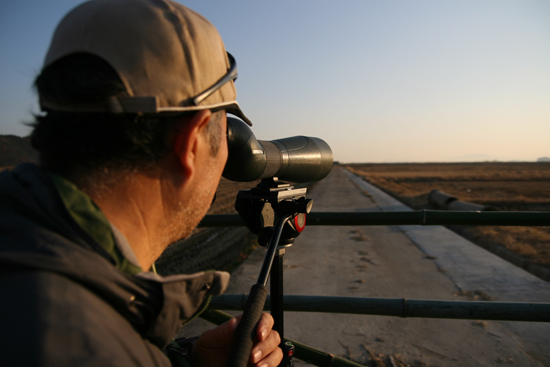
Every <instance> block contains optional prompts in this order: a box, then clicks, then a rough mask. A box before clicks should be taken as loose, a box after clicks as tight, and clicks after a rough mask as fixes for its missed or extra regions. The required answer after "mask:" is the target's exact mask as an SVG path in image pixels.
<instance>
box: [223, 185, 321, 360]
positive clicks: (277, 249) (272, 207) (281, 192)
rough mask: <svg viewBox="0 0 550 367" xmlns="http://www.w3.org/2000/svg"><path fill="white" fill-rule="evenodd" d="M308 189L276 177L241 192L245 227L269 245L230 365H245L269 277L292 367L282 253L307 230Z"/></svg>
mask: <svg viewBox="0 0 550 367" xmlns="http://www.w3.org/2000/svg"><path fill="white" fill-rule="evenodd" d="M306 192H307V189H306V188H294V187H293V186H291V185H290V184H288V183H286V182H281V181H279V180H278V179H277V178H276V177H273V178H269V179H263V180H262V181H261V182H260V183H259V184H258V185H257V186H256V187H255V188H253V189H250V190H242V191H239V194H238V195H237V200H236V202H235V209H237V211H238V212H239V214H240V216H241V218H242V219H243V221H244V222H245V223H246V226H247V227H248V228H249V229H250V230H251V231H252V232H253V233H255V234H257V235H258V243H259V244H260V245H262V246H264V247H265V246H266V245H267V246H268V247H267V253H266V256H265V258H264V262H263V264H262V268H261V270H260V275H259V276H258V280H257V282H256V284H254V285H253V286H252V288H251V290H250V295H249V296H248V300H247V303H246V305H245V308H244V314H243V317H242V319H241V322H240V323H239V326H238V328H237V332H236V334H235V342H234V343H233V348H232V350H231V354H230V355H229V359H228V362H227V366H228V367H244V366H246V365H247V362H248V357H249V355H250V351H251V350H252V346H253V343H254V335H255V330H256V325H257V324H258V321H259V320H260V318H261V315H262V311H263V307H264V304H265V300H266V298H267V288H266V285H267V280H268V278H270V287H271V315H272V316H273V319H274V321H275V323H274V326H273V329H274V330H276V331H277V332H278V333H279V335H280V336H281V345H280V347H281V349H282V350H283V354H284V358H283V362H282V363H281V365H280V367H292V366H293V362H292V355H293V354H294V346H293V345H292V344H291V343H285V342H284V312H283V256H284V254H285V250H286V248H288V247H290V246H292V243H293V242H294V240H295V239H296V237H298V236H299V235H300V233H301V232H302V231H303V230H304V228H305V224H306V214H307V213H309V212H310V210H311V206H312V204H313V201H312V200H311V199H307V198H306Z"/></svg>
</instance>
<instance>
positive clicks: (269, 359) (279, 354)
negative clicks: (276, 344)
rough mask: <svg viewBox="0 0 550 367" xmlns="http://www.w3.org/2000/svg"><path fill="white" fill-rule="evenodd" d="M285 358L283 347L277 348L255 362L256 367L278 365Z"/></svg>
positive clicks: (275, 366) (273, 366)
mask: <svg viewBox="0 0 550 367" xmlns="http://www.w3.org/2000/svg"><path fill="white" fill-rule="evenodd" d="M282 360H283V351H282V350H281V348H276V349H275V350H274V351H272V352H271V353H269V354H268V355H267V356H266V357H265V358H263V359H261V360H260V361H258V362H256V363H254V365H255V366H256V367H277V366H278V365H280V364H281V362H282Z"/></svg>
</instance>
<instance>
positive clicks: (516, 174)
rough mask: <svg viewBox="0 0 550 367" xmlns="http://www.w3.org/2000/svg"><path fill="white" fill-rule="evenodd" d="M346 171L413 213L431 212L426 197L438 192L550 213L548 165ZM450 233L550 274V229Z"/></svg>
mask: <svg viewBox="0 0 550 367" xmlns="http://www.w3.org/2000/svg"><path fill="white" fill-rule="evenodd" d="M345 167H346V168H348V169H349V170H351V171H352V172H354V173H355V174H357V175H360V176H362V177H363V178H364V179H365V180H367V181H368V182H370V183H371V184H373V185H375V186H377V187H379V188H381V189H382V190H384V191H385V192H387V193H388V194H390V195H391V196H393V197H395V198H396V199H398V200H400V201H401V202H403V203H404V204H406V205H408V206H410V207H411V208H413V209H417V210H418V209H435V208H433V207H431V206H430V204H429V203H428V193H429V192H430V191H431V190H433V189H438V190H440V191H443V192H445V193H447V194H449V195H451V196H454V197H456V198H457V199H458V200H460V201H467V202H472V203H476V204H482V205H486V206H489V207H492V208H493V209H494V210H503V211H550V163H500V162H487V163H403V164H348V165H345ZM549 225H550V223H549ZM451 229H453V230H454V231H456V232H458V233H459V234H461V235H463V236H464V237H466V238H468V239H470V240H471V241H473V242H475V243H477V244H479V245H481V246H483V247H486V248H488V249H490V250H495V249H497V251H494V252H496V253H499V251H498V249H499V248H500V249H504V252H511V253H513V254H515V255H517V256H518V257H519V258H520V259H521V260H522V261H524V262H527V263H528V264H534V265H536V266H541V267H544V268H547V269H550V227H511V226H509V227H498V226H479V227H475V226H464V227H451ZM501 252H502V251H501ZM520 262H521V261H520ZM520 265H522V264H520ZM524 267H525V268H527V269H529V266H524Z"/></svg>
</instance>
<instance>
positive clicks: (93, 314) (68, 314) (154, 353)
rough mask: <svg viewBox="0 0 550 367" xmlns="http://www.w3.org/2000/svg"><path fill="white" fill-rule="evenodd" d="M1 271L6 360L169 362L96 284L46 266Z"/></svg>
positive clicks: (119, 363) (17, 362)
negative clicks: (36, 269) (28, 269)
mask: <svg viewBox="0 0 550 367" xmlns="http://www.w3.org/2000/svg"><path fill="white" fill-rule="evenodd" d="M4 275H5V274H3V275H2V276H1V277H0V279H1V280H0V288H1V289H2V294H3V297H4V300H6V302H1V303H0V320H1V322H0V324H2V325H3V326H2V333H1V336H0V346H1V348H0V349H1V350H2V360H3V361H4V362H7V361H9V362H10V363H7V365H10V366H12V365H13V366H17V365H43V364H46V365H48V363H49V365H81V364H86V365H89V364H90V361H92V360H93V361H94V362H93V364H91V365H94V366H95V365H97V366H100V365H109V366H132V365H136V364H138V363H137V361H139V365H145V366H169V365H170V363H169V361H168V360H167V359H166V358H165V356H164V355H163V353H162V352H161V351H160V349H158V347H156V346H154V345H153V344H151V342H149V341H148V340H146V339H144V338H143V337H142V336H141V335H140V334H139V333H138V332H137V331H136V330H135V329H134V327H133V325H131V324H130V322H129V321H128V320H127V319H126V318H125V317H123V316H122V315H121V314H120V313H119V312H118V311H117V310H116V309H115V308H113V307H112V305H111V304H109V303H108V302H106V300H105V299H104V298H103V297H101V295H99V294H98V293H97V290H95V289H91V288H88V287H86V286H84V285H83V284H80V283H79V282H77V281H75V280H74V279H70V278H67V277H65V276H62V275H59V274H56V273H52V272H46V271H19V272H11V273H10V274H9V276H4ZM30 352H32V353H30ZM85 362H86V363H85Z"/></svg>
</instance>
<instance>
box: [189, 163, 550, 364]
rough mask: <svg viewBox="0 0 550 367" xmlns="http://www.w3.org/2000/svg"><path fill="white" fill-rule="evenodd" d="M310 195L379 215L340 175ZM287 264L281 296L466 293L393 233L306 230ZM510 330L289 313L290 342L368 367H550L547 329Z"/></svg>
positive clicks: (242, 279) (248, 269)
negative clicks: (505, 366) (503, 366)
mask: <svg viewBox="0 0 550 367" xmlns="http://www.w3.org/2000/svg"><path fill="white" fill-rule="evenodd" d="M308 197H310V198H312V199H313V200H314V205H313V211H372V210H380V208H379V206H378V205H377V204H376V203H375V200H373V199H372V198H369V197H368V196H367V195H365V194H364V193H363V192H362V191H361V190H360V189H359V188H358V187H357V186H356V185H354V184H353V183H352V182H351V181H350V179H349V178H348V175H347V174H346V173H345V172H344V171H343V170H342V169H340V168H336V169H335V170H333V172H332V173H331V174H330V175H329V176H328V177H327V178H326V179H325V180H323V181H321V182H319V183H318V184H317V185H316V186H315V188H314V189H313V191H312V192H311V193H310V195H308ZM392 205H393V204H392ZM396 206H398V203H396ZM263 253H264V250H263V249H260V250H259V251H256V252H255V253H254V254H253V255H252V256H251V257H250V258H249V259H248V260H247V261H245V263H244V264H243V265H242V266H241V267H240V268H238V269H237V270H236V271H235V272H234V274H233V278H232V283H231V285H230V289H229V290H228V292H227V293H228V294H241V293H248V292H249V289H250V286H251V285H252V284H253V282H254V281H255V279H256V278H257V275H258V272H259V268H260V266H261V261H262V260H263ZM510 266H512V265H510ZM285 267H286V269H285V294H302V295H333V296H352V297H388V298H402V297H406V298H415V299H437V300H465V299H467V297H466V296H457V294H458V293H459V292H460V291H461V289H459V288H458V287H457V285H456V281H453V280H451V278H449V276H448V274H446V273H445V272H442V271H440V270H439V269H440V267H439V266H438V264H436V263H435V260H433V259H432V258H431V257H427V256H426V253H424V252H423V251H421V250H420V249H419V247H418V246H417V245H415V243H413V241H412V240H411V239H410V238H409V236H408V235H407V234H406V233H405V231H404V230H403V229H402V228H400V227H396V226H391V227H384V226H376V227H314V226H311V227H307V228H306V230H305V231H304V233H303V234H302V235H301V236H300V237H299V238H298V239H297V241H296V243H295V245H294V246H293V247H292V248H290V249H289V250H287V254H286V255H285ZM462 293H463V294H468V293H467V292H462ZM546 301H549V299H546ZM508 324H510V323H501V322H481V321H472V320H436V319H401V318H394V317H380V316H361V315H337V314H306V313H287V314H286V315H285V336H287V337H289V338H291V339H294V340H298V341H300V342H303V343H306V344H308V345H311V346H313V347H315V348H318V349H321V350H324V351H326V352H330V353H333V354H337V355H341V356H347V357H348V358H350V359H353V360H355V361H357V362H359V363H362V364H365V365H380V364H375V362H376V360H378V362H379V363H384V364H382V365H388V366H389V365H392V363H393V364H394V365H404V364H408V365H424V366H426V365H428V366H436V365H437V366H465V365H495V364H510V365H522V366H539V365H549V364H550V355H549V354H550V352H548V351H546V350H545V348H543V347H538V346H537V345H538V344H537V340H538V337H539V336H540V338H541V339H543V340H544V339H547V338H548V337H549V335H548V330H549V328H548V327H546V326H545V324H544V325H543V327H542V328H540V327H538V326H537V325H540V324H534V323H513V324H514V325H515V326H512V327H509V325H508ZM518 325H519V326H518ZM194 327H195V326H194ZM196 327H197V328H200V325H198V324H197V326H196ZM514 327H515V328H519V329H521V330H520V332H515V331H514ZM526 328H527V330H528V331H529V329H530V328H532V333H531V334H533V335H532V338H533V340H531V343H529V341H527V342H524V340H522V335H523V334H522V333H524V332H525V329H526ZM193 331H195V330H192V331H191V333H193ZM541 333H542V334H544V335H537V334H541ZM547 345H548V344H547Z"/></svg>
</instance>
